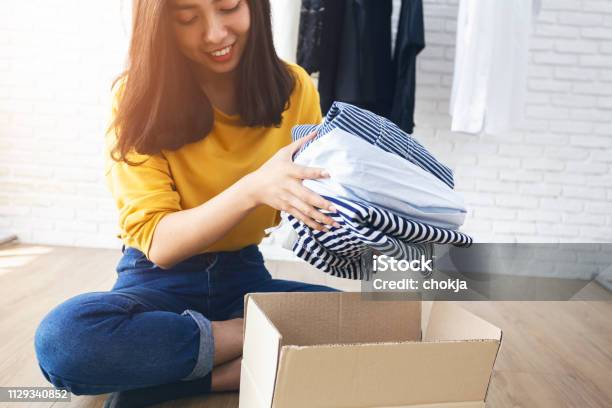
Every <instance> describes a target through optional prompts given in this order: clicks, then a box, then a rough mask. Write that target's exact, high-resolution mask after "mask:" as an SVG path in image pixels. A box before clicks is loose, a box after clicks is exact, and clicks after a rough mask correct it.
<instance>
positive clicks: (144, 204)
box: [106, 155, 182, 258]
mask: <svg viewBox="0 0 612 408" xmlns="http://www.w3.org/2000/svg"><path fill="white" fill-rule="evenodd" d="M131 159H132V158H131ZM140 159H142V158H140ZM107 160H112V159H111V158H110V157H109V158H108V159H107ZM140 161H142V160H140ZM140 161H139V162H140ZM106 181H107V184H108V186H109V189H110V191H111V193H112V195H113V198H114V200H115V204H116V206H117V209H118V210H119V226H120V229H121V231H122V232H121V235H122V236H121V238H122V240H123V242H124V243H125V244H126V245H127V246H130V247H134V248H137V249H139V250H141V251H142V252H144V253H145V255H146V256H147V258H148V257H149V250H150V248H151V242H152V240H153V233H154V232H155V228H156V227H157V224H158V223H159V221H160V220H161V219H162V218H163V217H164V216H165V215H167V214H169V213H171V212H175V211H180V210H181V209H182V208H181V202H180V196H179V194H178V193H177V192H176V191H175V189H174V181H173V179H172V175H171V174H170V169H169V167H168V163H167V162H166V160H165V159H164V158H163V157H161V156H157V155H156V156H151V157H148V158H147V159H146V161H145V162H144V163H142V164H139V165H137V166H134V165H129V164H127V163H124V162H114V163H111V164H110V166H109V168H108V171H107V173H106Z"/></svg>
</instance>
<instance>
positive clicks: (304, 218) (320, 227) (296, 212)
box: [287, 207, 326, 231]
mask: <svg viewBox="0 0 612 408" xmlns="http://www.w3.org/2000/svg"><path fill="white" fill-rule="evenodd" d="M287 212H288V213H289V214H291V215H293V216H294V217H295V218H297V219H298V220H300V221H302V222H303V223H304V224H306V225H307V226H309V227H310V228H312V229H313V230H317V231H326V229H325V228H324V227H323V225H321V224H319V223H318V222H316V221H315V220H313V219H312V218H310V217H309V216H307V215H306V214H304V213H303V212H301V211H300V210H298V209H297V208H295V207H292V208H290V209H289V211H287Z"/></svg>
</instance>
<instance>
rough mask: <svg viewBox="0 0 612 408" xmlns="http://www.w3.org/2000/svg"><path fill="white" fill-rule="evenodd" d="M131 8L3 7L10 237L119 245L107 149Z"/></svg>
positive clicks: (2, 127) (0, 191)
mask: <svg viewBox="0 0 612 408" xmlns="http://www.w3.org/2000/svg"><path fill="white" fill-rule="evenodd" d="M129 9H130V2H129V1H125V0H112V1H108V0H105V1H87V2H83V1H79V0H53V1H50V0H32V1H27V2H23V1H19V0H8V1H2V2H0V231H2V230H5V231H10V232H13V233H16V234H17V235H18V236H19V238H20V239H21V240H22V241H25V242H40V243H53V244H66V245H84V246H103V247H117V246H118V242H117V240H116V239H115V238H114V235H115V232H116V228H115V223H116V222H115V219H116V214H115V210H114V205H113V203H112V201H111V200H110V197H109V195H108V193H107V190H106V187H105V185H104V182H103V175H102V162H103V156H102V149H103V134H104V128H105V126H106V122H107V120H108V113H109V112H110V100H109V96H110V92H109V90H110V85H111V82H112V80H113V78H114V77H115V76H116V75H117V74H118V73H119V72H120V70H121V67H122V63H123V61H124V59H125V55H126V48H127V47H126V45H127V40H128V33H129V11H130V10H129ZM0 235H1V234H0Z"/></svg>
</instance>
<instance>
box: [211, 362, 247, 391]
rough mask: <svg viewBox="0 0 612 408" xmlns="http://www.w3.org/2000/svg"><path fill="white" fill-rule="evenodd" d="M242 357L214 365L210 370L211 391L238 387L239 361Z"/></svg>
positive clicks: (236, 388) (234, 389)
mask: <svg viewBox="0 0 612 408" xmlns="http://www.w3.org/2000/svg"><path fill="white" fill-rule="evenodd" d="M241 361H242V357H239V358H235V359H233V360H232V361H229V362H227V363H225V364H222V365H220V366H218V367H215V368H214V369H213V372H212V380H211V381H212V382H211V389H212V390H213V391H236V390H238V388H240V362H241Z"/></svg>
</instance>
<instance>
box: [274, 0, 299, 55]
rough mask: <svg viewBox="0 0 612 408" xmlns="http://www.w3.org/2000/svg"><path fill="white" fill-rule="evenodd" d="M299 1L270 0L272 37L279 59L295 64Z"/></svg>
mask: <svg viewBox="0 0 612 408" xmlns="http://www.w3.org/2000/svg"><path fill="white" fill-rule="evenodd" d="M301 6H302V1H301V0H271V1H270V7H271V8H272V10H271V11H272V36H273V37H274V48H276V53H277V54H278V56H279V57H280V59H282V60H285V61H287V62H293V63H295V62H296V54H297V42H298V32H299V28H300V8H301Z"/></svg>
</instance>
